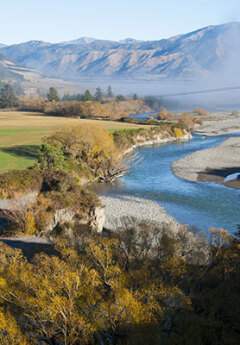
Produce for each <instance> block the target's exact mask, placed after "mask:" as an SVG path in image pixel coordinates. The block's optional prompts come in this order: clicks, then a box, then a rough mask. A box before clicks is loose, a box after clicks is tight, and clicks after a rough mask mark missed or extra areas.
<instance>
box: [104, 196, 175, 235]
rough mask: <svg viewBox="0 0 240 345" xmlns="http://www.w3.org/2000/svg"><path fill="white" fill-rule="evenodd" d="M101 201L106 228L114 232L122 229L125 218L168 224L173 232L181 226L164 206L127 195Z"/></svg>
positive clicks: (107, 197)
mask: <svg viewBox="0 0 240 345" xmlns="http://www.w3.org/2000/svg"><path fill="white" fill-rule="evenodd" d="M100 200H101V201H102V203H103V205H105V207H106V221H105V224H104V227H105V228H106V229H109V230H112V231H114V230H116V229H118V228H121V225H122V220H123V218H124V217H131V218H134V219H135V220H136V222H138V223H139V222H142V221H147V222H154V223H161V224H163V223H164V224H168V225H171V229H172V230H173V231H177V229H178V228H179V226H180V224H179V223H177V221H176V220H175V218H174V217H172V216H170V215H169V214H168V213H167V212H166V211H165V209H164V208H163V207H162V206H160V205H159V204H157V203H156V202H154V201H151V200H145V199H140V198H136V197H131V196H127V195H116V196H115V197H112V196H100Z"/></svg>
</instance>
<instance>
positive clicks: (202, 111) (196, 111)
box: [193, 107, 209, 116]
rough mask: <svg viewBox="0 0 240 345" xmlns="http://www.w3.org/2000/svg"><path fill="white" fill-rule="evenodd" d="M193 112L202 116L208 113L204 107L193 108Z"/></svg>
mask: <svg viewBox="0 0 240 345" xmlns="http://www.w3.org/2000/svg"><path fill="white" fill-rule="evenodd" d="M193 112H194V113H195V114H197V115H200V116H201V115H202V116H206V115H208V114H209V113H208V111H207V110H204V109H202V108H198V107H197V108H195V109H194V110H193Z"/></svg>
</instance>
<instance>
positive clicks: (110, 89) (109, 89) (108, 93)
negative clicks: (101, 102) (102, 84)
mask: <svg viewBox="0 0 240 345" xmlns="http://www.w3.org/2000/svg"><path fill="white" fill-rule="evenodd" d="M107 97H109V98H112V97H113V92H112V88H111V86H110V85H109V87H108V88H107Z"/></svg>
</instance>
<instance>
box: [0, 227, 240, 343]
mask: <svg viewBox="0 0 240 345" xmlns="http://www.w3.org/2000/svg"><path fill="white" fill-rule="evenodd" d="M130 224H134V226H132V227H131V226H130V227H129V226H128V227H127V228H125V227H123V228H121V229H119V231H118V233H117V234H116V235H110V236H109V235H108V236H104V237H102V236H101V235H96V234H91V233H90V232H88V231H87V232H86V231H85V230H82V232H81V235H80V233H79V235H78V242H75V247H74V248H73V247H72V246H71V245H70V244H69V242H68V241H66V240H64V239H60V238H59V239H58V240H57V241H56V244H55V250H56V252H55V253H58V255H56V254H55V255H54V254H53V255H51V256H49V255H47V254H44V253H40V254H37V255H35V257H34V258H33V259H32V260H31V261H27V259H26V258H25V257H24V256H23V254H22V252H21V250H19V249H12V248H10V247H8V246H7V245H5V244H3V243H0V259H1V260H0V261H1V265H0V275H1V280H0V297H1V298H0V330H1V331H0V339H1V343H2V344H6V345H12V344H14V345H23V344H24V345H33V344H40V343H41V344H49V345H53V344H60V345H62V344H64V345H74V344H76V345H80V344H91V345H97V344H104V345H110V344H116V345H120V344H129V345H135V344H139V345H140V344H142V345H148V344H149V345H150V344H165V345H174V344H179V345H188V344H189V345H192V344H193V343H197V344H199V345H207V344H211V345H223V344H224V345H238V344H239V326H240V325H239V320H240V318H239V316H240V315H239V310H240V305H239V298H238V297H239V276H240V271H239V268H240V265H239V240H237V239H235V240H233V239H232V238H231V237H230V236H228V235H227V234H226V233H225V232H223V231H216V230H215V229H213V230H212V241H211V243H212V244H211V247H208V246H207V244H206V243H205V242H202V241H200V240H198V245H197V243H196V241H195V242H194V246H192V244H191V242H189V238H190V237H191V236H190V237H189V233H188V232H186V231H184V230H183V231H182V233H181V232H180V233H179V235H178V237H176V238H175V237H173V236H171V235H170V234H171V231H170V230H171V229H167V228H165V230H163V229H160V228H159V227H158V226H154V225H151V224H142V225H139V226H137V225H136V222H134V221H133V222H130ZM193 249H194V251H192V250H193ZM203 262H205V263H204V264H203Z"/></svg>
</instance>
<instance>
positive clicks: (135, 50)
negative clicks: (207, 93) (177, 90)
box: [0, 23, 240, 80]
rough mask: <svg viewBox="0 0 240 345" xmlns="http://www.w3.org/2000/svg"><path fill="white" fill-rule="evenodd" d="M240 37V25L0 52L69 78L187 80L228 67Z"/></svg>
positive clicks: (31, 44) (21, 46) (10, 48)
mask: <svg viewBox="0 0 240 345" xmlns="http://www.w3.org/2000/svg"><path fill="white" fill-rule="evenodd" d="M239 37H240V23H229V24H223V25H218V26H208V27H206V28H203V29H199V30H197V31H194V32H191V33H188V34H184V35H179V36H175V37H172V38H169V39H162V40H159V41H136V40H134V39H129V38H128V39H125V40H122V41H120V42H114V41H106V40H97V39H94V38H87V37H82V38H79V39H77V40H73V41H69V42H62V43H57V44H51V43H47V42H43V41H29V42H26V43H21V44H16V45H10V46H5V47H2V48H1V49H0V51H1V52H2V53H4V54H5V55H7V56H8V57H9V58H10V59H12V60H13V61H15V62H17V63H18V64H20V65H21V66H25V67H27V68H33V69H37V70H38V71H39V72H41V73H44V74H47V75H48V76H51V77H57V78H63V79H68V80H77V79H79V78H81V77H87V78H93V77H94V78H96V77H104V78H114V79H116V78H130V79H140V78H145V79H149V80H156V79H159V78H160V79H162V78H173V79H174V78H185V79H186V78H194V77H199V76H208V75H210V74H211V73H214V72H215V71H216V70H219V69H220V68H221V71H222V70H223V69H225V68H227V66H226V64H228V63H229V61H232V59H235V58H237V59H238V57H239V55H240V52H239V49H237V46H238V42H239ZM230 64H231V63H230ZM234 74H235V71H233V75H234Z"/></svg>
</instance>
